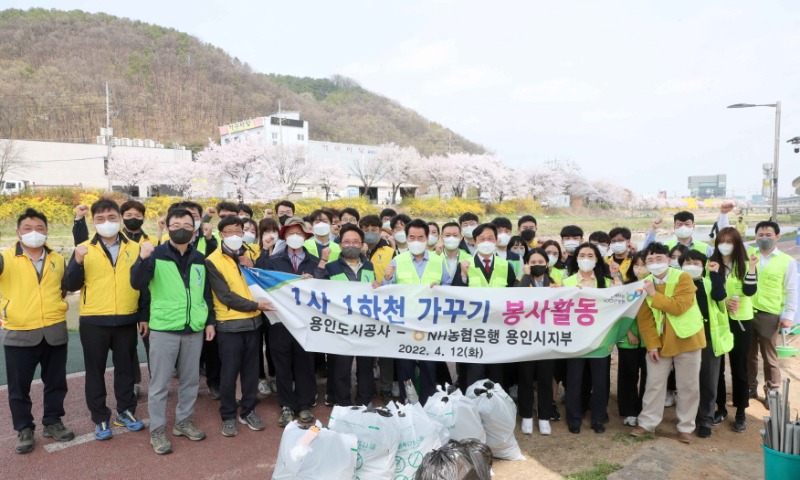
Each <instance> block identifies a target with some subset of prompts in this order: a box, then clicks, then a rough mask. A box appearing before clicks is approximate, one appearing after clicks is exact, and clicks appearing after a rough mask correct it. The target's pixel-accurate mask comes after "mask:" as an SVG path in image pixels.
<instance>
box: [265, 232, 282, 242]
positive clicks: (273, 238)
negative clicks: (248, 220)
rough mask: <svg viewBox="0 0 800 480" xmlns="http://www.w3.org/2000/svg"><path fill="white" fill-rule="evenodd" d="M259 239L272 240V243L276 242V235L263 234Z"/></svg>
mask: <svg viewBox="0 0 800 480" xmlns="http://www.w3.org/2000/svg"><path fill="white" fill-rule="evenodd" d="M261 238H262V240H263V239H267V238H268V239H270V240H272V241H273V242H274V241H276V240H278V234H277V233H265V234H264V235H263V236H262V237H261Z"/></svg>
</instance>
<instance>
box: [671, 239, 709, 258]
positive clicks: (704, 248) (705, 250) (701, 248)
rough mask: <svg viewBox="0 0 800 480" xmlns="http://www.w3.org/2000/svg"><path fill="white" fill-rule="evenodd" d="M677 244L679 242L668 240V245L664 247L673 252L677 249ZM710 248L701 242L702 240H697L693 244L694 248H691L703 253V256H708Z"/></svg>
mask: <svg viewBox="0 0 800 480" xmlns="http://www.w3.org/2000/svg"><path fill="white" fill-rule="evenodd" d="M677 244H678V240H676V239H672V240H667V243H665V244H664V245H666V246H667V248H669V249H670V250H672V249H673V248H675V245H677ZM708 247H709V245H708V244H707V243H705V242H701V241H700V240H695V241H693V242H692V246H691V247H689V248H691V249H692V250H696V251H698V252H700V253H702V254H703V255H708Z"/></svg>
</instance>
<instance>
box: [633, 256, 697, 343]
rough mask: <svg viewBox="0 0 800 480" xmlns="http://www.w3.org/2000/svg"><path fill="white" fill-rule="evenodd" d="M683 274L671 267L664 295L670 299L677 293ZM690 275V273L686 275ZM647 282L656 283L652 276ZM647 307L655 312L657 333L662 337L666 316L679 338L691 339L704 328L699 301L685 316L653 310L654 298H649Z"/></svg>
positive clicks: (648, 277) (649, 276) (693, 304)
mask: <svg viewBox="0 0 800 480" xmlns="http://www.w3.org/2000/svg"><path fill="white" fill-rule="evenodd" d="M682 274H683V271H681V270H678V269H675V268H672V267H670V268H669V271H668V273H667V288H666V290H665V292H664V294H665V295H666V296H668V297H670V296H672V294H674V293H675V285H677V284H678V279H679V278H680V276H681V275H682ZM686 275H688V273H687V274H686ZM647 280H650V281H651V282H653V283H655V279H654V278H653V276H652V275H648V276H647ZM647 306H649V307H650V310H651V311H652V312H653V318H655V320H656V331H658V335H659V336H661V334H662V333H663V332H662V330H661V328H662V326H663V323H664V315H666V316H667V319H668V320H669V324H670V325H672V329H673V330H675V335H677V336H678V337H679V338H689V337H691V336H692V335H694V334H695V333H697V332H699V331H700V330H701V329H702V328H703V314H702V313H700V307H698V306H697V301H695V302H694V303H692V307H691V308H689V310H687V311H685V312H684V313H683V315H679V316H675V315H672V314H670V313H667V312H662V311H661V310H658V309H655V308H653V298H652V297H651V296H649V295H648V296H647Z"/></svg>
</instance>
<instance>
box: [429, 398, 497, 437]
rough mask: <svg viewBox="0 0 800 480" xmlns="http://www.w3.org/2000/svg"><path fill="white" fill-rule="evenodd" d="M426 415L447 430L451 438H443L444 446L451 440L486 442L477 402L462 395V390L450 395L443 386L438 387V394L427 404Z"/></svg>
mask: <svg viewBox="0 0 800 480" xmlns="http://www.w3.org/2000/svg"><path fill="white" fill-rule="evenodd" d="M425 413H427V414H428V416H429V417H431V418H432V419H434V420H436V421H437V422H439V423H441V424H442V425H444V426H445V427H446V428H447V432H448V433H449V436H442V437H441V438H442V445H444V444H446V443H447V442H448V441H449V440H450V439H453V440H466V439H468V438H474V439H476V440H479V441H481V442H483V443H485V442H486V432H485V431H484V428H483V424H482V423H481V417H480V414H479V413H478V405H477V404H476V403H475V400H473V399H471V398H467V397H465V396H464V395H462V394H461V390H458V389H455V390H454V391H453V392H452V393H449V394H448V393H447V391H446V390H445V389H443V388H442V387H441V386H437V387H436V393H434V394H433V395H431V397H430V398H428V401H427V402H426V403H425Z"/></svg>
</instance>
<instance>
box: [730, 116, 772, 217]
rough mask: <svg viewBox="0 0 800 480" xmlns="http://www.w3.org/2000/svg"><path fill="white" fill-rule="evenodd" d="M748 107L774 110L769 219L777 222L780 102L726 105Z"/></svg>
mask: <svg viewBox="0 0 800 480" xmlns="http://www.w3.org/2000/svg"><path fill="white" fill-rule="evenodd" d="M750 107H773V108H775V154H774V155H775V156H774V158H773V160H772V208H771V211H770V214H771V215H770V217H771V219H772V221H773V222H777V221H778V160H779V156H780V148H779V146H780V137H781V102H780V101H778V102H775V103H764V104H753V103H735V104H733V105H728V108H750Z"/></svg>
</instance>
